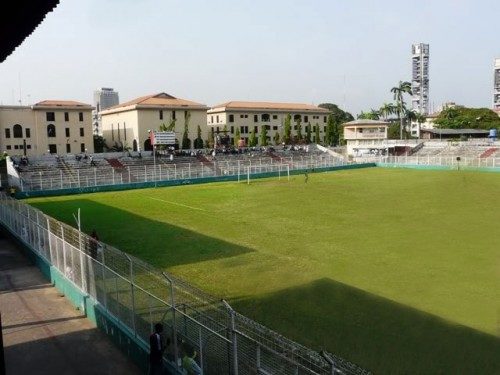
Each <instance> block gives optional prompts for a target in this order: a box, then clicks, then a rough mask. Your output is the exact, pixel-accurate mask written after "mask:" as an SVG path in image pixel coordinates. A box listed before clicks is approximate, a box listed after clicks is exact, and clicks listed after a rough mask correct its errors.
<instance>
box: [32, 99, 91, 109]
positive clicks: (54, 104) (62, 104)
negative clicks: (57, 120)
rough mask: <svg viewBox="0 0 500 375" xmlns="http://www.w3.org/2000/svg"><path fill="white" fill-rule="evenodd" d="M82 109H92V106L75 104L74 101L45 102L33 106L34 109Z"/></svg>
mask: <svg viewBox="0 0 500 375" xmlns="http://www.w3.org/2000/svg"><path fill="white" fill-rule="evenodd" d="M60 107H64V108H82V109H92V106H91V105H90V104H86V103H81V102H75V101H72V100H43V101H41V102H38V103H36V104H33V109H38V108H60Z"/></svg>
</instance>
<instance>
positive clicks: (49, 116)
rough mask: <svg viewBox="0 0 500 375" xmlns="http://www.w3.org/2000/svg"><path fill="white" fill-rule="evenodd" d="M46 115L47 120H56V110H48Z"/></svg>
mask: <svg viewBox="0 0 500 375" xmlns="http://www.w3.org/2000/svg"><path fill="white" fill-rule="evenodd" d="M45 117H46V118H47V121H56V114H55V113H54V112H46V113H45Z"/></svg>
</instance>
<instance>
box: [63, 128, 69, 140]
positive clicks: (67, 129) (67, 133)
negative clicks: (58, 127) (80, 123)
mask: <svg viewBox="0 0 500 375" xmlns="http://www.w3.org/2000/svg"><path fill="white" fill-rule="evenodd" d="M64 130H65V132H66V138H69V128H65V129H64Z"/></svg>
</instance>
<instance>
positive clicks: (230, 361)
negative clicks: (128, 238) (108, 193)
mask: <svg viewBox="0 0 500 375" xmlns="http://www.w3.org/2000/svg"><path fill="white" fill-rule="evenodd" d="M0 222H1V223H2V224H3V225H4V226H5V227H6V228H8V229H9V230H10V231H11V233H13V234H14V235H15V236H17V237H18V238H19V239H20V240H21V241H23V242H24V243H25V244H27V245H29V246H30V247H31V249H33V251H35V252H36V253H37V254H38V255H39V256H41V257H43V258H44V259H45V260H46V261H47V262H48V263H49V264H51V265H52V266H53V267H55V268H56V269H57V270H58V271H59V272H60V273H61V274H62V275H64V277H65V278H67V279H68V280H69V281H70V282H71V283H73V284H74V285H75V286H76V287H77V288H79V289H80V290H81V291H82V292H83V293H86V294H88V295H89V296H91V298H93V299H94V300H95V301H97V302H98V303H99V304H100V305H101V306H102V308H104V309H105V310H106V311H107V313H108V314H110V315H112V316H114V317H116V318H117V319H118V320H119V321H121V323H122V324H123V325H124V326H125V327H127V328H126V329H128V330H129V332H130V334H131V335H133V336H134V337H135V338H136V339H137V340H142V341H143V342H144V344H145V345H148V342H149V341H148V337H149V335H150V333H151V332H152V331H153V326H154V324H155V323H158V322H161V323H163V324H164V326H165V327H166V328H167V329H166V334H167V335H168V336H169V338H170V339H171V342H172V346H171V348H172V350H169V351H167V353H166V355H165V360H168V361H170V363H171V365H172V366H174V367H176V368H177V369H178V370H181V361H180V358H179V357H180V356H181V355H182V354H181V353H182V348H183V347H184V345H185V344H189V345H191V346H192V347H194V348H195V349H196V351H197V352H198V353H199V357H198V361H199V364H200V366H201V368H202V370H203V374H234V375H237V374H290V375H292V374H293V375H306V374H325V375H326V374H368V372H367V371H365V370H363V369H361V368H359V367H357V366H356V365H354V364H352V363H349V362H347V361H345V360H343V359H342V358H339V357H337V356H335V355H332V354H323V355H320V354H319V353H317V352H315V351H313V350H310V349H308V348H306V347H304V346H302V345H300V344H297V343H296V342H293V341H291V340H289V339H287V338H285V337H283V336H282V335H280V334H278V333H276V332H274V331H272V330H270V329H268V328H266V327H264V326H262V325H260V324H259V323H257V322H254V321H252V320H251V319H249V318H247V317H245V316H243V315H241V314H239V313H237V312H236V311H234V310H233V309H232V308H231V306H230V305H229V304H227V303H226V302H225V301H220V300H217V299H215V298H213V297H211V296H209V295H207V294H205V293H204V292H202V291H200V290H198V289H196V288H195V287H193V286H191V285H189V284H188V283H186V282H185V281H183V280H179V279H177V278H176V277H174V276H172V275H170V274H168V273H166V272H162V271H160V270H158V269H156V268H154V267H152V266H151V265H149V264H147V263H145V262H143V261H141V260H139V259H137V258H135V257H133V256H131V255H128V254H126V253H124V252H122V251H119V250H118V249H116V248H113V247H111V246H109V245H106V244H104V243H100V242H95V241H94V240H93V239H92V238H91V237H89V236H87V235H86V234H84V233H82V232H80V231H79V230H77V229H75V228H73V227H71V226H69V225H67V224H64V223H61V222H59V221H57V220H55V219H54V218H52V217H50V216H47V215H45V214H43V213H42V212H41V211H39V210H37V209H35V208H34V207H31V206H29V205H27V204H24V203H22V202H21V201H18V200H15V199H12V198H10V197H7V196H6V195H5V194H0Z"/></svg>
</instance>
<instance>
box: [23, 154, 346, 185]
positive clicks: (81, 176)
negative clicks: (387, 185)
mask: <svg viewBox="0 0 500 375" xmlns="http://www.w3.org/2000/svg"><path fill="white" fill-rule="evenodd" d="M143 163H144V164H142V165H141V164H137V165H129V166H125V168H122V169H115V168H112V167H110V166H103V167H90V166H86V167H84V168H72V169H66V170H63V169H58V168H55V167H54V168H52V169H45V170H40V171H36V170H33V171H24V172H20V173H19V182H18V184H17V185H18V187H19V189H20V191H22V192H30V191H40V190H61V189H68V188H82V187H95V186H105V185H120V184H131V183H142V182H159V181H171V180H179V179H180V180H191V179H197V178H205V177H217V176H238V179H239V178H240V177H241V178H246V176H247V175H248V174H250V175H255V174H261V173H268V172H274V173H280V172H286V171H287V170H288V169H289V170H290V171H293V170H300V169H310V168H320V167H332V166H338V165H343V164H346V162H344V161H342V160H341V159H339V158H335V157H332V156H331V155H328V154H320V155H318V154H315V155H309V156H287V157H282V158H279V159H273V158H272V157H262V158H248V159H239V158H227V159H226V158H224V159H222V160H214V161H211V162H197V163H178V164H174V163H166V162H155V164H152V159H149V160H144V161H143Z"/></svg>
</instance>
